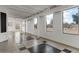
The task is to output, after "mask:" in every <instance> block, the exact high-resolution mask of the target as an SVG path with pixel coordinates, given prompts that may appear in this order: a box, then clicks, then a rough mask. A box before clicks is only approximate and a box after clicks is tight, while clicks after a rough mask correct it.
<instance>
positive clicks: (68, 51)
mask: <svg viewBox="0 0 79 59" xmlns="http://www.w3.org/2000/svg"><path fill="white" fill-rule="evenodd" d="M63 51H64V52H66V53H71V52H72V51H70V50H68V49H64V50H63Z"/></svg>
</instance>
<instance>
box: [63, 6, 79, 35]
mask: <svg viewBox="0 0 79 59" xmlns="http://www.w3.org/2000/svg"><path fill="white" fill-rule="evenodd" d="M78 10H79V9H78V7H75V8H72V9H69V10H65V11H63V29H64V33H71V34H78V19H79V18H78V16H79V12H78Z"/></svg>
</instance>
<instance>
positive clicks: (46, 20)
mask: <svg viewBox="0 0 79 59" xmlns="http://www.w3.org/2000/svg"><path fill="white" fill-rule="evenodd" d="M51 14H53V13H51ZM51 14H47V15H51ZM47 15H45V19H46V26H45V27H46V32H53V29H52V31H47V17H46V16H47ZM53 15H54V14H53ZM53 18H54V17H53ZM52 26H53V24H52Z"/></svg>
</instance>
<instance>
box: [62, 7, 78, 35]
mask: <svg viewBox="0 0 79 59" xmlns="http://www.w3.org/2000/svg"><path fill="white" fill-rule="evenodd" d="M76 7H78V8H79V6H72V7H69V8H67V9H64V10H62V32H63V34H69V35H79V20H78V34H74V33H66V32H64V27H63V19H64V17H63V11H65V10H69V9H73V8H76ZM78 12H79V11H78Z"/></svg>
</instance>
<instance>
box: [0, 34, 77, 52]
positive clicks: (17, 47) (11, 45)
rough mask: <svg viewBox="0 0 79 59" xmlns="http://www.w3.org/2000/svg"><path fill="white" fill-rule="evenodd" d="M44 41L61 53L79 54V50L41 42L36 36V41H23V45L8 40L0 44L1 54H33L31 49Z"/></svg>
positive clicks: (42, 39) (47, 41) (51, 42)
mask: <svg viewBox="0 0 79 59" xmlns="http://www.w3.org/2000/svg"><path fill="white" fill-rule="evenodd" d="M33 36H34V35H33ZM44 41H46V44H48V45H50V46H51V47H55V48H57V49H59V50H60V52H59V53H79V50H78V49H75V48H72V47H69V46H65V45H62V44H59V43H56V42H53V41H50V40H46V39H44V38H40V39H39V40H37V38H36V36H34V39H32V40H23V42H22V43H21V44H17V43H15V41H14V42H13V40H12V42H11V39H10V41H9V40H8V41H5V42H2V43H0V53H31V52H30V50H29V48H31V47H34V46H37V45H40V44H43V42H44ZM48 48H49V47H48ZM48 51H49V52H50V49H48ZM50 53H53V52H50Z"/></svg>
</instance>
